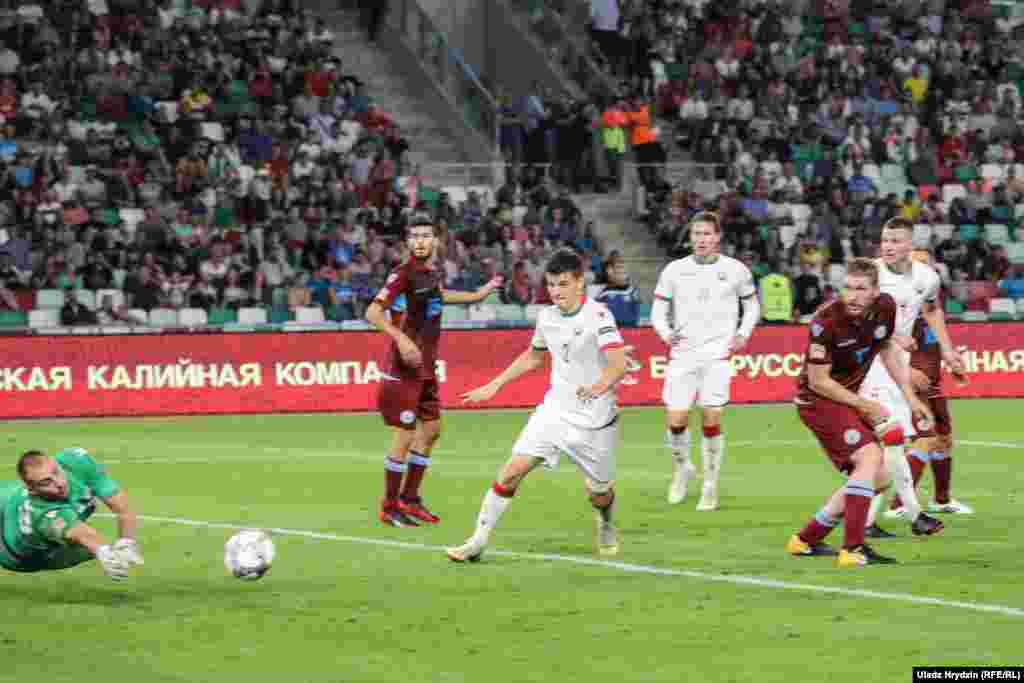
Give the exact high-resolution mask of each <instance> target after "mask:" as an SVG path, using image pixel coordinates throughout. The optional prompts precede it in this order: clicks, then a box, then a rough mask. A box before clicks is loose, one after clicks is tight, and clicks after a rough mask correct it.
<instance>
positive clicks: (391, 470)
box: [384, 456, 406, 505]
mask: <svg viewBox="0 0 1024 683" xmlns="http://www.w3.org/2000/svg"><path fill="white" fill-rule="evenodd" d="M405 470H406V465H405V463H404V462H399V461H397V460H395V459H393V458H392V457H391V456H388V457H386V458H384V504H385V505H389V504H394V503H396V502H397V501H398V491H399V490H400V489H401V488H402V477H403V476H404V475H405Z"/></svg>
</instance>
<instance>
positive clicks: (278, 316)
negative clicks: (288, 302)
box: [270, 306, 295, 323]
mask: <svg viewBox="0 0 1024 683" xmlns="http://www.w3.org/2000/svg"><path fill="white" fill-rule="evenodd" d="M294 319H295V316H294V315H292V312H291V309H290V308H288V307H287V306H274V307H273V308H271V309H270V322H272V323H288V322H291V321H292V320H294Z"/></svg>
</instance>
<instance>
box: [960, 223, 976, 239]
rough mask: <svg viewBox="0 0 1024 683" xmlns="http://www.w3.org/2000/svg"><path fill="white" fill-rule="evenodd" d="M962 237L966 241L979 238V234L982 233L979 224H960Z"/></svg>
mask: <svg viewBox="0 0 1024 683" xmlns="http://www.w3.org/2000/svg"><path fill="white" fill-rule="evenodd" d="M959 232H960V239H962V240H963V241H964V242H970V241H971V240H976V239H978V235H980V234H981V229H980V228H979V227H978V226H977V225H973V224H971V223H965V224H964V225H961V226H960V230H959Z"/></svg>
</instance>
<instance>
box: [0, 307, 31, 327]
mask: <svg viewBox="0 0 1024 683" xmlns="http://www.w3.org/2000/svg"><path fill="white" fill-rule="evenodd" d="M26 325H28V313H26V312H25V311H8V310H0V327H25V326H26Z"/></svg>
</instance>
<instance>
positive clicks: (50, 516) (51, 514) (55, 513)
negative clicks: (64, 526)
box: [46, 510, 57, 519]
mask: <svg viewBox="0 0 1024 683" xmlns="http://www.w3.org/2000/svg"><path fill="white" fill-rule="evenodd" d="M46 516H47V517H49V518H50V519H53V518H54V517H56V516H57V511H56V510H50V511H49V512H47V513H46Z"/></svg>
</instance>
